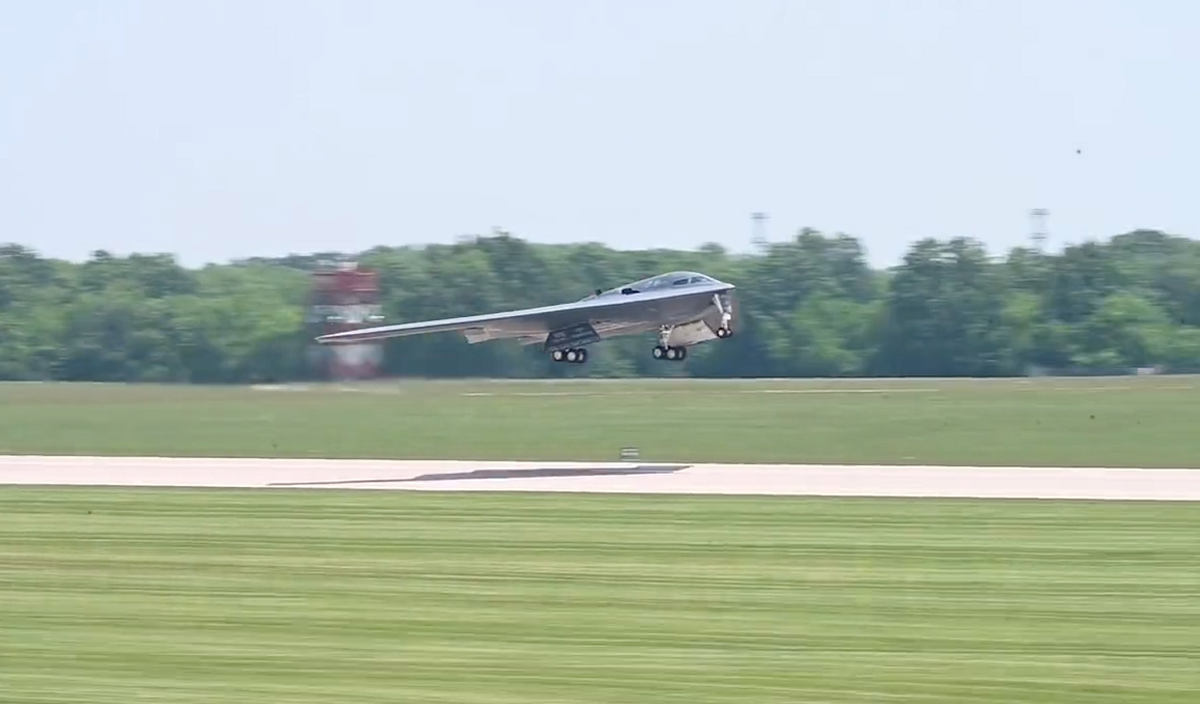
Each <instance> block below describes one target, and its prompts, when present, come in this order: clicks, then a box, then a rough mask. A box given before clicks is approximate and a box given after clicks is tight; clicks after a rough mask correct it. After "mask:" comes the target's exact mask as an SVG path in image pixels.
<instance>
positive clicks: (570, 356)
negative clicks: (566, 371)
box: [550, 347, 587, 364]
mask: <svg viewBox="0 0 1200 704" xmlns="http://www.w3.org/2000/svg"><path fill="white" fill-rule="evenodd" d="M550 359H553V360H554V361H555V362H566V363H567V364H583V363H584V362H586V361H587V350H586V349H584V348H582V347H580V348H578V349H573V350H554V351H553V352H551V353H550Z"/></svg>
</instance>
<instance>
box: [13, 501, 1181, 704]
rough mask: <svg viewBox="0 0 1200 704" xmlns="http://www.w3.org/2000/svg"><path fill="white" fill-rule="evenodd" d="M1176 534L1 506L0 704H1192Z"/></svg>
mask: <svg viewBox="0 0 1200 704" xmlns="http://www.w3.org/2000/svg"><path fill="white" fill-rule="evenodd" d="M1197 535H1200V512H1197V511H1196V510H1195V508H1194V507H1193V506H1189V505H1165V504H1159V505H1154V504H1134V503H1126V504H1122V503H1086V502H1000V501H993V502H983V501H933V500H929V501H902V500H856V499H839V500H834V499H822V500H818V499H813V500H798V499H782V498H781V499H751V498H718V497H707V498H706V497H634V496H598V495H593V496H571V495H561V494H560V495H535V494H528V495H520V494H491V495H489V494H462V493H457V494H455V493H445V494H435V493H417V492H414V493H409V492H371V491H367V492H354V491H256V492H252V491H225V490H222V491H187V490H149V489H144V490H127V489H123V490H103V489H100V490H97V489H91V490H83V489H57V490H47V489H30V488H8V489H5V490H4V491H3V493H0V699H3V700H4V701H8V702H14V703H15V702H20V703H21V704H48V703H50V702H54V703H56V704H57V703H59V702H83V701H86V702H89V704H125V703H126V702H132V701H153V702H173V703H178V704H192V703H200V702H206V703H209V702H237V703H238V704H255V703H258V702H262V703H264V704H283V703H296V704H300V703H306V702H311V703H314V704H317V703H319V704H327V703H328V702H355V703H356V704H370V703H373V702H422V703H426V702H455V703H457V704H469V703H479V704H501V703H511V704H542V703H544V704H568V703H572V704H573V703H581V704H582V703H593V702H595V703H600V702H603V703H606V704H608V703H617V702H622V703H624V702H630V703H633V702H730V703H733V702H739V703H740V702H744V703H746V704H771V703H779V704H785V703H786V704H795V703H796V702H845V703H849V702H862V703H864V704H877V703H878V702H890V701H904V702H954V703H955V704H959V703H964V702H976V703H984V702H994V703H996V704H1012V703H1013V702H1039V704H1055V703H1065V702H1078V703H1080V704H1102V703H1105V702H1111V703H1112V704H1136V703H1146V704H1149V703H1151V702H1154V703H1159V702H1161V703H1167V702H1178V703H1179V704H1192V703H1193V702H1195V701H1196V696H1197V693H1200V541H1198V540H1197V539H1196V536H1197Z"/></svg>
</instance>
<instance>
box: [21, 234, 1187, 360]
mask: <svg viewBox="0 0 1200 704" xmlns="http://www.w3.org/2000/svg"><path fill="white" fill-rule="evenodd" d="M335 256H337V255H336V254H335V253H319V254H313V255H305V256H289V257H280V258H254V259H249V260H239V261H234V262H230V263H228V264H220V265H208V266H204V267H202V268H198V269H188V268H185V267H182V266H180V265H179V264H178V263H177V262H176V261H175V259H174V258H173V257H172V256H170V255H163V254H135V255H131V256H127V257H118V256H113V255H112V254H110V253H107V252H104V251H98V252H95V253H93V254H92V256H91V257H90V258H89V259H88V260H87V261H85V262H82V263H72V262H66V261H61V260H56V259H50V258H46V257H42V256H40V255H39V254H38V253H37V252H36V251H35V250H33V249H31V248H28V247H24V246H21V245H16V244H10V245H5V246H2V247H0V379H3V380H79V381H142V382H190V383H261V382H279V381H288V380H303V379H311V378H313V377H314V376H317V375H318V374H317V372H316V371H315V370H314V365H313V364H312V363H311V359H310V353H311V346H312V336H313V334H314V330H313V328H312V327H311V325H310V324H309V323H308V322H307V316H306V313H307V306H308V303H309V300H310V290H311V286H312V283H311V279H310V272H311V271H312V270H313V269H314V268H315V267H316V266H317V263H318V261H320V260H322V259H327V258H330V257H335ZM354 258H355V259H357V260H358V261H359V262H360V263H361V265H362V266H363V267H367V268H370V269H374V270H375V271H377V272H378V274H379V277H380V283H381V287H382V289H383V296H384V300H383V308H384V314H385V316H386V319H387V320H388V321H389V322H401V321H407V320H420V319H426V318H437V317H452V316H459V315H468V314H473V313H480V312H488V311H493V310H502V309H506V308H510V307H526V306H536V305H544V304H549V303H557V302H562V301H568V300H575V299H578V298H581V297H583V296H585V295H587V294H589V293H591V292H593V291H594V290H595V289H600V288H605V289H606V288H610V287H612V286H615V285H618V284H620V283H623V282H626V281H632V280H636V279H639V278H643V277H646V276H651V275H653V274H657V273H660V272H663V271H669V270H675V269H685V270H694V271H701V272H704V273H707V274H710V275H712V276H715V277H717V278H720V279H723V280H726V281H730V282H733V283H735V284H737V286H738V291H737V303H738V317H737V320H736V321H735V323H736V329H737V335H736V336H734V337H733V338H731V339H729V340H725V341H714V342H712V343H709V344H705V345H701V346H699V347H697V348H694V349H693V350H692V352H691V354H690V355H689V358H688V361H687V362H686V363H684V364H666V363H663V362H660V361H657V360H654V359H653V358H652V357H651V355H650V348H651V346H652V345H653V344H654V343H653V340H652V339H651V338H652V337H653V336H652V335H647V336H645V337H644V338H643V337H635V338H628V339H616V340H610V341H606V342H604V343H602V344H601V345H598V346H597V347H596V348H595V349H593V351H592V354H591V355H590V356H589V362H588V364H587V365H582V366H577V365H562V364H554V363H552V362H550V361H549V360H548V358H547V356H546V355H544V354H542V353H540V352H539V351H538V349H537V348H536V347H529V348H526V347H521V346H519V345H517V344H516V343H515V342H505V341H499V342H489V343H484V344H480V345H468V344H466V342H465V340H464V339H463V338H462V337H461V335H458V334H455V333H445V334H438V335H431V336H425V337H414V338H402V339H394V340H390V341H388V342H387V343H386V345H385V356H384V372H385V373H386V374H387V375H411V376H427V377H443V376H509V377H558V376H609V377H613V376H681V375H682V376H695V377H756V376H774V377H818V376H821V377H827V376H1010V375H1024V374H1027V373H1030V371H1031V370H1036V369H1044V370H1048V371H1050V372H1052V373H1124V372H1127V371H1128V370H1130V369H1132V368H1136V367H1159V368H1160V369H1162V370H1164V371H1167V372H1191V371H1197V370H1200V242H1195V241H1192V240H1189V239H1187V238H1184V237H1178V236H1172V235H1169V234H1166V233H1163V232H1158V231H1152V230H1139V231H1135V232H1129V233H1125V234H1121V235H1117V236H1115V237H1112V238H1111V239H1109V240H1107V241H1090V242H1085V243H1082V244H1077V245H1071V246H1068V247H1066V248H1065V249H1064V250H1063V251H1061V252H1058V253H1046V252H1042V251H1040V250H1038V249H1036V248H1027V247H1017V248H1014V249H1012V250H1011V251H1009V252H1008V253H1007V254H1006V255H1004V256H992V255H990V254H989V253H988V252H987V250H986V248H985V247H984V246H983V245H982V244H980V243H979V242H977V241H974V240H972V239H968V238H954V239H949V240H935V239H924V240H921V241H919V242H916V243H914V244H913V245H912V246H911V247H910V248H909V250H908V251H907V253H906V255H905V256H904V259H903V261H902V262H901V263H900V264H899V265H897V266H895V267H893V268H890V269H888V270H884V271H879V270H874V269H872V268H871V267H870V266H869V265H868V263H867V260H866V255H865V250H864V247H863V246H862V244H861V243H860V242H859V241H858V240H857V239H855V238H853V237H850V236H847V235H842V234H832V235H831V234H824V233H820V232H817V231H814V230H808V229H806V230H802V231H800V232H799V233H797V234H796V235H795V236H794V237H793V238H792V239H791V240H789V241H786V242H777V243H772V244H769V245H766V246H764V247H763V248H762V249H761V250H760V251H758V252H755V253H753V254H733V253H730V252H728V251H726V250H725V249H724V248H722V247H721V246H719V245H714V244H710V245H705V246H704V247H701V248H700V249H698V250H695V251H679V250H667V249H656V250H642V251H619V250H613V249H610V248H608V247H606V246H603V245H600V244H594V243H584V244H571V245H545V244H535V243H530V242H526V241H524V240H522V239H520V238H518V237H514V236H511V235H509V234H507V233H503V232H498V233H494V234H493V235H491V236H484V237H477V238H472V239H470V240H468V241H462V242H459V243H456V244H448V245H430V246H425V247H377V248H374V249H371V250H369V251H366V252H361V253H358V254H356V255H354Z"/></svg>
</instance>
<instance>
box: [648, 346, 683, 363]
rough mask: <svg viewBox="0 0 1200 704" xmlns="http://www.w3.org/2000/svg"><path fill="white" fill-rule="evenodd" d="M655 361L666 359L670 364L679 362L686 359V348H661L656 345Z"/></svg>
mask: <svg viewBox="0 0 1200 704" xmlns="http://www.w3.org/2000/svg"><path fill="white" fill-rule="evenodd" d="M654 358H655V359H667V360H670V361H672V362H681V361H683V360H685V359H687V348H686V347H663V346H662V345H658V346H657V347H655V348H654Z"/></svg>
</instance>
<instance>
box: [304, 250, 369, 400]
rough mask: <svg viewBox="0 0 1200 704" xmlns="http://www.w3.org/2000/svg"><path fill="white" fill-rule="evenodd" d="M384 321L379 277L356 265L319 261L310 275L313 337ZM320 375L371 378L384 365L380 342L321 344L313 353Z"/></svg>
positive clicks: (331, 377) (343, 377) (310, 315)
mask: <svg viewBox="0 0 1200 704" xmlns="http://www.w3.org/2000/svg"><path fill="white" fill-rule="evenodd" d="M382 320H383V306H382V304H381V303H380V293H379V277H378V276H377V275H376V273H375V272H373V271H369V270H366V269H363V268H361V267H359V266H358V263H357V262H336V263H335V262H322V263H321V266H320V267H318V269H317V270H316V271H314V272H313V289H312V305H311V306H310V308H309V323H310V324H311V325H312V326H313V327H314V328H315V330H314V336H316V335H328V334H330V333H335V332H342V331H343V330H357V329H359V328H366V327H371V326H374V325H378V324H379V323H380V322H381V321H382ZM314 352H315V354H316V359H317V361H318V368H319V373H320V376H322V377H326V378H330V379H335V380H346V379H371V378H374V377H377V376H378V375H379V371H380V368H381V366H382V364H383V344H382V343H381V342H378V341H376V342H361V343H355V344H339V345H320V346H319V347H318V348H317V349H316V350H314Z"/></svg>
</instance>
